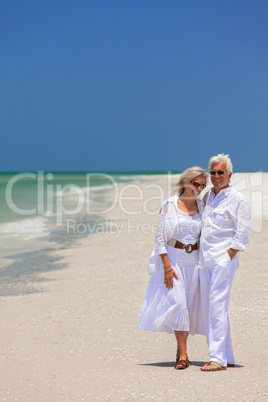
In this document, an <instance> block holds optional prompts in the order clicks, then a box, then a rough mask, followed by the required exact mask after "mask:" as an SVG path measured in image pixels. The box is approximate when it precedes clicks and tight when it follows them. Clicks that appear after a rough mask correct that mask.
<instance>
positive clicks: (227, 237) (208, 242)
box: [199, 185, 250, 268]
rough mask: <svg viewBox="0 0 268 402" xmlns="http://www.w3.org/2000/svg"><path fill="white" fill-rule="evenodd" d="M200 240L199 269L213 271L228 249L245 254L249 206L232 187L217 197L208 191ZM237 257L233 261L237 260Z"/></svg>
mask: <svg viewBox="0 0 268 402" xmlns="http://www.w3.org/2000/svg"><path fill="white" fill-rule="evenodd" d="M203 200H204V201H205V203H206V206H205V208H204V211H203V214H202V233H201V238H200V257H199V258H200V260H199V266H200V268H212V267H213V266H215V265H216V264H217V263H218V262H219V260H220V259H221V258H222V257H224V256H225V254H226V252H227V250H228V249H229V248H232V249H235V250H239V251H244V250H245V247H246V245H247V244H248V242H249V218H250V212H249V206H248V203H247V201H246V199H245V198H244V196H243V195H242V194H241V193H239V192H238V191H237V190H235V189H234V187H232V186H231V185H229V186H228V187H226V188H224V189H222V190H221V191H220V192H219V193H218V194H217V195H216V196H215V193H214V188H211V189H210V190H209V191H208V192H207V194H206V195H205V196H204V198H203ZM238 254H239V253H237V254H236V256H235V257H234V258H236V259H238Z"/></svg>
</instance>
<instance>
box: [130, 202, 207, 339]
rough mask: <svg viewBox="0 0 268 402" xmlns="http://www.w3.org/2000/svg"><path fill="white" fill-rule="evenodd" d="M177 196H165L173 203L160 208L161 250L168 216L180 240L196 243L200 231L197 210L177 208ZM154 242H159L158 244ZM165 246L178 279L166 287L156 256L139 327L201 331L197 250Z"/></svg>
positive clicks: (154, 329) (192, 332) (157, 245)
mask: <svg viewBox="0 0 268 402" xmlns="http://www.w3.org/2000/svg"><path fill="white" fill-rule="evenodd" d="M177 200H178V196H175V197H172V199H170V200H168V201H169V202H170V203H172V204H171V207H172V208H168V209H164V211H163V210H162V214H164V219H163V216H162V218H159V221H158V227H157V232H156V249H159V247H160V248H161V249H162V250H163V239H164V238H165V235H164V232H165V227H166V226H167V225H170V220H171V219H172V226H173V229H172V234H173V235H172V237H173V238H175V239H176V240H179V241H180V242H181V243H183V244H189V243H191V244H195V243H196V242H197V241H198V240H199V237H200V232H201V216H200V213H197V214H196V215H194V216H189V215H188V214H187V213H186V212H183V211H181V210H179V209H178V206H177ZM169 206H170V205H169ZM160 222H161V223H160ZM163 222H164V223H163ZM161 232H162V235H161ZM159 239H160V241H159ZM157 243H162V244H160V246H159V244H157ZM164 247H165V250H166V252H167V255H168V260H169V262H170V265H171V267H172V268H173V269H174V271H175V272H176V273H177V275H178V278H179V279H176V278H175V277H173V288H172V289H170V290H169V289H167V288H166V286H165V284H164V269H163V264H162V261H161V259H160V258H159V262H158V269H157V270H156V272H155V273H153V275H152V277H151V279H150V282H149V285H148V288H147V291H146V294H145V298H144V301H143V306H142V311H141V315H140V319H139V324H138V328H139V329H144V330H147V331H155V332H167V333H171V334H172V333H174V331H187V332H188V333H189V334H191V335H194V334H197V333H198V334H203V335H204V334H205V332H204V329H203V326H202V317H200V320H199V319H198V315H199V272H198V267H197V266H198V255H199V253H198V250H194V251H192V253H190V254H187V253H186V251H185V250H182V249H176V248H174V247H171V246H169V245H167V244H166V243H165V245H164ZM163 251H164V250H163ZM200 310H201V309H200Z"/></svg>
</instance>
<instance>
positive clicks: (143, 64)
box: [0, 0, 268, 171]
mask: <svg viewBox="0 0 268 402" xmlns="http://www.w3.org/2000/svg"><path fill="white" fill-rule="evenodd" d="M0 42H1V62H0V80H1V90H0V102H1V104H0V118H1V121H0V132H1V160H0V170H1V171H18V170H21V171H33V170H46V171H53V170H60V171H64V170H67V171H73V170H78V171H100V170H101V171H103V170H104V171H120V170H124V171H126V170H183V169H185V168H187V167H189V166H192V165H200V166H202V167H207V161H208V159H209V157H210V156H212V155H215V154H217V153H219V152H225V153H229V154H230V156H231V158H232V160H233V165H234V169H235V170H236V171H255V170H266V171H267V170H268V158H267V151H268V130H267V129H268V1H267V0H217V1H216V0H208V1H207V0H162V1H160V0H76V1H74V0H73V1H70V0H46V1H42V0H32V1H29V0H23V1H22V0H3V1H1V5H0Z"/></svg>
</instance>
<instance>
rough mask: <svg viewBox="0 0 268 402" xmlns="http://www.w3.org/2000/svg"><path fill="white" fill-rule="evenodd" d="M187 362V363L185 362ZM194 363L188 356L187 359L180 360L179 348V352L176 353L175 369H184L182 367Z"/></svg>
mask: <svg viewBox="0 0 268 402" xmlns="http://www.w3.org/2000/svg"><path fill="white" fill-rule="evenodd" d="M184 362H185V363H184ZM191 364H192V363H191V362H190V361H189V359H188V356H187V359H186V360H180V355H179V352H178V350H177V353H176V363H175V366H174V367H175V369H176V370H182V369H185V368H187V367H189V366H190V365H191ZM177 366H182V367H177Z"/></svg>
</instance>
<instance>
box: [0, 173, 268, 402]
mask: <svg viewBox="0 0 268 402" xmlns="http://www.w3.org/2000/svg"><path fill="white" fill-rule="evenodd" d="M254 177H255V178H253V179H252V174H236V175H234V178H233V182H234V183H236V184H237V185H238V184H239V183H240V185H241V183H242V184H243V185H245V186H246V189H244V190H243V193H244V194H245V195H246V196H247V198H248V199H249V201H251V200H253V206H252V208H253V209H252V212H253V221H252V223H251V227H252V229H251V232H250V245H249V246H248V248H247V250H246V251H245V253H243V254H242V255H241V257H240V268H239V270H238V271H237V272H236V275H235V280H234V284H233V289H232V295H231V301H230V307H229V313H230V321H231V328H232V336H233V345H234V351H235V357H236V363H237V365H236V367H235V368H229V369H227V371H223V372H216V373H203V372H201V371H200V366H201V365H203V364H204V363H205V362H206V361H208V353H207V345H206V341H205V338H204V337H202V336H195V337H189V347H188V353H189V357H190V360H191V361H192V362H193V365H192V366H191V367H189V368H188V369H186V370H181V371H176V370H174V368H173V365H174V359H175V350H176V345H175V337H174V336H173V335H168V334H164V333H162V334H157V333H150V332H145V331H140V330H137V323H138V318H139V314H140V310H141V305H142V301H143V297H144V293H145V290H146V287H147V284H148V281H149V276H148V275H147V272H146V269H147V260H148V257H149V255H150V253H151V250H152V248H153V245H154V235H153V233H152V232H151V231H150V226H148V225H147V226H140V227H138V224H140V225H143V224H145V223H146V224H150V225H152V224H153V223H155V222H156V221H157V215H148V213H145V212H142V213H141V214H138V215H132V216H130V215H129V213H123V212H122V205H121V207H120V206H119V204H118V203H117V206H116V207H115V209H113V211H111V212H110V213H109V215H108V217H109V219H110V221H111V222H112V223H113V225H115V224H117V225H119V224H121V225H122V224H124V227H123V232H122V234H121V235H120V236H118V233H116V232H110V233H109V234H107V233H99V234H95V235H93V236H92V237H90V238H86V239H83V240H79V241H77V242H76V243H75V244H74V245H73V246H72V247H71V248H69V249H63V250H57V251H55V252H54V255H55V256H57V257H62V259H61V260H60V263H63V262H64V263H66V264H68V266H67V268H66V269H64V270H59V271H53V272H49V273H42V274H40V275H39V277H38V279H39V282H38V286H39V288H40V289H41V290H42V291H41V292H39V293H34V294H30V295H24V296H8V297H3V298H2V299H1V317H2V325H1V373H0V378H1V387H0V400H6V401H16V400H18V401H82V400H85V401H95V400H101V401H118V400H135V401H142V400H157V401H175V400H188V401H189V400H190V401H195V400H197V401H205V400H209V401H212V400H220V401H227V400H228V401H229V400H237V401H265V400H267V398H268V396H267V373H268V370H267V359H268V353H267V347H266V339H267V321H266V318H267V272H268V270H267V264H266V261H267V257H268V247H267V240H268V225H267V221H266V222H265V221H264V218H263V216H262V211H261V204H260V202H261V197H260V196H262V199H263V200H264V202H265V203H266V204H265V205H263V208H264V211H263V212H264V216H266V217H267V216H268V207H267V197H268V174H263V175H262V183H260V182H258V180H259V178H258V179H257V181H256V176H254ZM250 179H251V181H252V182H253V184H252V183H250ZM146 180H147V181H146ZM254 180H255V181H254ZM256 182H257V184H256ZM258 183H259V184H258ZM148 184H160V185H161V187H162V188H163V189H164V193H165V197H166V196H167V195H168V189H167V184H168V183H167V177H165V176H158V177H152V176H148V177H147V178H143V180H142V183H139V186H140V188H141V189H142V191H143V192H144V198H143V200H138V199H136V200H129V201H127V200H125V201H124V203H123V207H124V208H125V209H127V210H128V211H130V210H132V211H134V212H135V211H138V210H139V208H140V207H142V206H143V207H144V202H145V201H146V199H147V200H148V197H149V196H150V194H151V195H156V188H151V189H149V188H146V186H147V185H148ZM122 186H123V185H121V187H120V188H121V189H122ZM258 192H259V195H258V194H257V193H258ZM128 193H129V194H130V193H133V195H135V196H136V197H137V191H136V190H134V189H129V191H128ZM261 193H262V194H261ZM158 194H159V193H158ZM125 195H127V191H126V193H125ZM159 203H160V200H159V199H156V200H154V201H150V202H149V203H148V205H147V207H148V208H150V210H153V209H154V210H156V209H157V208H158V205H159ZM254 206H256V208H255V207H254ZM130 219H132V221H131V222H130V221H129V220H130ZM127 224H129V225H131V227H132V228H130V227H128V226H127ZM253 229H254V230H253ZM146 230H147V231H148V233H144V231H146ZM117 236H118V238H116V237H117ZM56 265H57V262H56V263H55V266H56ZM35 286H36V283H35Z"/></svg>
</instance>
